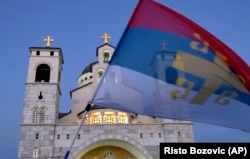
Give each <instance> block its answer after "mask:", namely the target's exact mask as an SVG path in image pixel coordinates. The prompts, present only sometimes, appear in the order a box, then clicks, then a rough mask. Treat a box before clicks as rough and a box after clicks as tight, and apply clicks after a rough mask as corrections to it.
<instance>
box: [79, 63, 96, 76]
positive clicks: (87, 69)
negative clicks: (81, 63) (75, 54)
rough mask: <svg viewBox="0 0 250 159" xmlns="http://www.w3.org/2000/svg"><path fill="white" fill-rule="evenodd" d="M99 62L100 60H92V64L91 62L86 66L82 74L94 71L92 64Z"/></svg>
mask: <svg viewBox="0 0 250 159" xmlns="http://www.w3.org/2000/svg"><path fill="white" fill-rule="evenodd" d="M96 63H98V61H95V62H92V63H91V64H89V65H88V66H86V67H85V68H84V70H83V71H82V73H81V75H83V74H85V73H89V72H92V66H93V65H94V64H96Z"/></svg>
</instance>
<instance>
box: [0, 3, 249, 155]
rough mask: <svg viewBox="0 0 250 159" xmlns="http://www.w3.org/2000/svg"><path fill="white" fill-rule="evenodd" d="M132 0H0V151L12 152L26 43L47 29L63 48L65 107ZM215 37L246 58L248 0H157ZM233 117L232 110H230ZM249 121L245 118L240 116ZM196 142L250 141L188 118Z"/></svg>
mask: <svg viewBox="0 0 250 159" xmlns="http://www.w3.org/2000/svg"><path fill="white" fill-rule="evenodd" d="M137 2H138V1H137V0H120V1H118V0H105V1H104V0H91V1H83V0H75V1H69V0H24V1H21V0H6V1H1V2H0V35H1V37H0V53H1V58H0V68H1V78H0V90H1V91H0V101H1V105H0V106H1V111H0V117H1V120H0V126H1V133H0V142H1V143H2V144H1V145H0V154H1V158H16V157H17V150H18V144H19V135H20V123H21V118H22V110H23V105H24V96H25V81H26V78H27V70H28V58H29V50H28V49H29V47H36V46H38V47H43V46H45V43H44V42H43V39H44V38H45V37H46V36H48V35H50V36H52V37H53V39H54V42H53V43H52V47H60V48H62V50H63V55H64V60H65V64H64V65H63V73H62V83H61V84H62V96H61V100H60V103H61V104H60V111H61V112H67V111H69V109H70V103H71V101H70V95H69V91H70V90H73V89H75V88H76V87H77V81H76V80H77V77H78V76H79V75H80V73H81V72H82V70H83V69H84V68H85V66H86V65H88V64H89V63H91V62H93V61H95V60H96V57H95V51H96V47H98V46H100V45H102V44H103V42H102V39H101V38H100V37H101V35H102V34H103V33H105V32H107V33H109V34H110V35H111V37H112V38H111V40H110V44H111V45H113V46H116V44H117V42H118V41H119V38H120V37H121V35H122V33H123V30H124V28H125V27H126V24H127V22H128V20H129V18H130V16H131V14H132V12H133V10H134V8H135V6H136V4H137ZM159 2H161V3H163V4H165V5H167V6H168V7H170V8H172V9H174V10H176V11H178V12H180V13H182V14H184V15H185V16H187V17H188V18H190V19H192V20H193V21H195V22H196V23H198V24H199V25H201V26H202V27H204V28H205V29H207V30H208V31H209V32H211V33H212V34H214V35H215V36H216V37H218V38H219V39H221V40H222V41H223V42H224V43H226V44H227V45H228V46H229V47H231V48H232V49H233V50H234V51H235V52H237V53H238V55H239V56H241V57H242V58H243V59H244V60H245V61H246V62H247V63H248V64H249V63H250V51H249V42H250V31H249V28H250V20H249V19H250V10H249V6H250V1H249V0H241V1H237V0H219V1H211V0H188V1H182V0H159ZM232 117H237V115H232ZM246 122H249V121H246ZM194 134H195V140H196V141H197V142H250V134H249V133H244V132H242V131H239V130H232V129H228V128H223V127H218V126H213V125H207V124H198V123H195V124H194Z"/></svg>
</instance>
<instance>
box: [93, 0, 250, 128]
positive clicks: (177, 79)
mask: <svg viewBox="0 0 250 159" xmlns="http://www.w3.org/2000/svg"><path fill="white" fill-rule="evenodd" d="M249 91H250V68H249V66H248V65H247V64H246V63H245V62H244V61H243V60H242V59H241V58H240V57H239V56H238V55H237V54H236V53H235V52H234V51H233V50H231V49H230V48H229V47H228V46H226V45H225V44H224V43H223V42H221V41H220V40H219V39H217V38H216V37H215V36H213V35H212V34H211V33H209V32H208V31H206V30H205V29H203V28H202V27H200V26H199V25H197V24H195V23H194V22H192V21H191V20H189V19H187V18H186V17H184V16H183V15H181V14H179V13H177V12H175V11H173V10H172V9H170V8H168V7H166V6H164V5H162V4H160V3H158V2H155V1H153V0H141V1H139V3H138V5H137V7H136V9H135V11H134V13H133V15H132V17H131V19H130V21H129V23H128V26H127V28H126V30H125V31H124V33H123V35H122V37H121V39H120V41H119V43H118V45H117V47H116V50H115V53H114V55H113V57H112V59H111V61H110V63H109V66H108V68H107V70H106V72H105V74H104V76H103V78H102V81H101V82H100V83H99V85H98V88H97V89H96V91H95V94H94V95H93V98H92V100H91V103H92V104H95V105H99V106H104V107H108V108H112V109H117V110H121V111H126V112H131V113H136V114H143V115H148V116H153V117H160V118H169V119H178V120H187V121H193V122H203V123H209V124H215V125H220V126H225V127H230V128H235V129H241V130H244V131H248V132H250V122H248V121H250V94H249Z"/></svg>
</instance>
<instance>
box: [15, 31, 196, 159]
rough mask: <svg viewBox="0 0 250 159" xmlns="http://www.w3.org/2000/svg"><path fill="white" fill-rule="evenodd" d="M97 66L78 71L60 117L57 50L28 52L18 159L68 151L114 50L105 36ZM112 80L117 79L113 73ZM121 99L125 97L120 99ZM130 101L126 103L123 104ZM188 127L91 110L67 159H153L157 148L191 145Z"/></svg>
mask: <svg viewBox="0 0 250 159" xmlns="http://www.w3.org/2000/svg"><path fill="white" fill-rule="evenodd" d="M102 38H103V40H104V44H103V45H101V46H99V47H97V49H96V50H97V51H96V57H97V61H96V62H93V63H91V64H89V65H87V66H86V67H85V69H83V71H82V73H81V74H80V76H79V77H78V78H77V81H78V87H77V88H75V89H73V90H72V91H70V96H71V100H72V101H71V103H72V104H71V110H70V111H69V112H68V113H60V112H59V106H60V105H59V101H60V95H61V84H60V83H61V72H62V65H63V64H64V59H63V52H62V50H61V48H54V47H51V46H50V44H51V42H52V41H53V39H51V38H50V37H47V38H46V39H45V41H46V43H47V44H46V46H45V47H30V48H29V51H30V57H29V66H28V75H27V81H26V83H25V99H24V107H23V119H22V123H21V136H20V143H19V152H18V158H19V159H31V158H39V159H59V158H63V156H64V155H65V152H66V151H67V149H68V148H69V146H70V144H71V142H72V139H73V137H74V134H75V132H76V129H77V127H78V124H79V123H80V121H81V118H82V114H83V110H84V106H86V105H87V103H88V102H89V100H90V98H91V97H92V95H93V93H94V91H95V88H96V87H97V85H98V83H99V82H100V79H101V78H102V75H103V73H104V71H105V69H106V67H107V65H108V61H109V60H110V58H111V57H112V54H113V53H114V50H115V48H114V47H113V46H112V45H110V44H109V42H108V40H109V38H110V36H108V35H107V34H104V35H103V36H102ZM114 76H115V79H117V80H118V79H119V76H116V74H114ZM124 98H126V96H125V97H124ZM127 100H129V99H127ZM193 141H194V137H193V130H192V123H191V122H187V121H178V120H171V119H162V118H153V117H149V116H143V115H139V114H133V113H128V112H121V111H117V110H112V109H108V108H102V107H97V106H92V108H91V110H90V111H89V112H88V113H87V115H86V117H85V119H84V125H83V126H82V127H81V129H80V131H79V133H78V134H77V136H76V140H75V143H74V145H73V147H72V151H71V153H70V156H69V158H71V159H157V158H159V154H160V152H159V151H160V148H159V147H160V143H164V142H193Z"/></svg>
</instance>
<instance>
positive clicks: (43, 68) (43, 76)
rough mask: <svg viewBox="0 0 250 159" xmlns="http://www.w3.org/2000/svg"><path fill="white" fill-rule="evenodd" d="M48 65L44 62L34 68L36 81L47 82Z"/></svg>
mask: <svg viewBox="0 0 250 159" xmlns="http://www.w3.org/2000/svg"><path fill="white" fill-rule="evenodd" d="M49 80H50V67H49V66H48V65H46V64H41V65H39V66H38V67H37V69H36V82H49Z"/></svg>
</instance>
